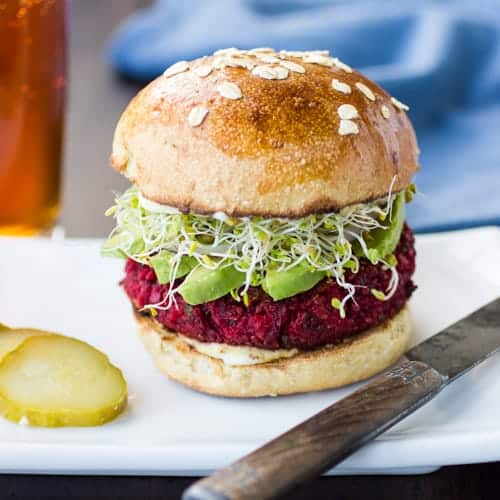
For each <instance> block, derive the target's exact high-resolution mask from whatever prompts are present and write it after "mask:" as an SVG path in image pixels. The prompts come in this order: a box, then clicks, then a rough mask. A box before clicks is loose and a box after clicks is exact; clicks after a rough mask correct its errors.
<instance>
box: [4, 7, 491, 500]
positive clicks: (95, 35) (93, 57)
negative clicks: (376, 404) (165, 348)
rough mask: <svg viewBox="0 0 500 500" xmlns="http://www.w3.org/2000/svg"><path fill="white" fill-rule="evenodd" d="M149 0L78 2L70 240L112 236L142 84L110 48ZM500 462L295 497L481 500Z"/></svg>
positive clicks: (9, 483) (159, 494)
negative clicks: (129, 128)
mask: <svg viewBox="0 0 500 500" xmlns="http://www.w3.org/2000/svg"><path fill="white" fill-rule="evenodd" d="M144 3H145V1H144V0H106V1H102V0H73V2H72V19H71V21H72V22H71V62H70V63H71V73H70V98H69V113H68V125H67V131H66V152H65V159H66V161H65V175H64V209H63V213H62V224H63V226H64V227H65V229H66V232H67V234H68V235H69V236H104V235H105V234H106V233H107V232H108V231H109V230H110V229H111V221H110V220H107V219H106V218H105V217H103V212H104V210H105V209H106V208H107V206H108V205H109V204H110V202H111V201H112V191H121V190H123V189H124V188H125V187H126V186H127V182H126V181H125V180H124V179H122V178H121V177H120V176H119V175H118V174H116V173H114V172H113V171H112V170H111V169H110V168H109V167H108V166H107V158H108V155H109V151H110V144H111V138H112V133H113V129H114V125H115V123H116V120H117V119H118V117H119V115H120V113H121V111H122V110H123V108H124V107H125V106H126V104H127V102H128V101H129V99H130V98H131V97H132V96H133V95H134V94H135V93H136V92H137V90H138V89H139V87H140V86H139V85H138V84H135V83H132V82H126V81H123V80H122V79H119V78H118V77H116V76H115V75H113V73H112V71H111V69H110V68H109V66H108V65H107V64H106V60H105V55H104V49H105V46H106V41H107V39H108V37H109V35H110V33H111V31H112V30H113V29H114V28H115V27H116V26H117V25H118V23H119V22H120V20H121V19H123V18H124V17H125V16H127V15H128V14H130V13H131V12H133V11H134V10H135V9H136V8H138V7H140V6H141V5H143V4H144ZM499 478H500V463H494V464H482V465H465V466H455V467H444V468H442V469H440V470H439V471H437V472H434V473H432V474H427V475H422V476H351V477H348V476H340V477H327V478H321V479H317V480H316V481H314V482H313V483H310V484H308V485H306V486H303V487H301V488H300V489H297V490H296V491H295V492H293V494H291V495H289V496H288V497H287V498H288V499H291V500H294V499H295V500H298V499H304V500H306V499H307V500H309V499H318V500H321V499H325V500H326V499H333V498H334V499H337V500H340V499H370V498H373V499H384V500H392V499H394V500H405V499H408V500H417V499H419V500H420V499H425V500H438V499H439V500H448V499H449V500H476V499H477V500H480V499H486V498H498V494H494V493H493V492H494V491H495V487H496V486H497V485H499V484H500V479H499ZM194 479H195V478H185V477H183V478H175V477H170V478H169V477H102V476H100V477H76V476H28V475H0V492H1V494H0V497H1V498H12V499H14V498H15V499H24V498H37V499H38V498H46V499H57V498H71V499H73V500H77V499H82V500H83V499H85V500H89V499H95V500H97V499H110V500H111V499H113V500H117V499H142V500H153V499H158V500H159V499H174V498H180V495H181V493H182V491H183V490H184V489H185V488H186V487H187V486H188V485H189V484H190V483H191V482H192V481H193V480H194Z"/></svg>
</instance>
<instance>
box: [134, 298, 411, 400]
mask: <svg viewBox="0 0 500 500" xmlns="http://www.w3.org/2000/svg"><path fill="white" fill-rule="evenodd" d="M136 319H137V323H138V326H139V334H140V337H141V339H142V341H143V343H144V345H145V346H146V348H147V349H148V350H149V352H150V353H151V355H152V356H153V360H154V362H155V364H156V366H157V367H158V368H159V369H160V370H161V371H162V372H163V373H164V374H165V375H167V376H168V377H170V378H171V379H173V380H176V381H177V382H181V383H182V384H185V385H187V386H189V387H191V388H193V389H196V390H197V391H201V392H207V393H210V394H216V395H219V396H230V397H258V396H277V395H281V394H293V393H297V392H309V391H321V390H324V389H332V388H335V387H341V386H343V385H347V384H351V383H353V382H358V381H359V380H363V379H365V378H368V377H370V376H372V375H374V374H376V373H378V372H380V371H382V370H383V369H384V368H386V367H388V366H390V365H391V364H393V363H394V362H396V361H397V360H398V359H399V358H400V357H401V355H402V354H403V353H404V352H405V351H406V349H407V347H408V343H409V340H410V330H411V321H410V312H409V309H408V306H405V307H404V308H403V309H402V310H401V311H400V312H399V313H398V314H397V315H396V316H394V317H393V318H391V319H390V320H388V321H386V322H385V323H383V324H382V325H379V326H377V327H375V328H372V329H370V330H368V331H366V332H364V333H361V334H358V335H355V336H354V337H352V338H350V339H348V340H347V341H345V342H343V343H341V344H338V345H335V346H327V347H324V348H321V349H317V350H314V351H302V352H300V353H299V354H297V355H296V356H294V357H292V358H286V359H280V360H277V361H271V362H269V363H263V364H258V365H244V366H230V365H226V364H224V363H223V362H222V361H221V360H220V359H216V358H212V357H210V356H207V355H205V354H200V353H199V352H198V351H196V350H195V349H194V348H193V347H192V346H190V345H188V344H186V343H185V342H183V341H182V340H180V339H179V337H178V336H177V335H175V334H174V333H172V332H169V331H167V330H165V329H163V328H162V327H161V326H160V325H159V323H157V322H155V321H154V320H152V319H151V318H149V317H145V316H141V315H139V314H137V313H136Z"/></svg>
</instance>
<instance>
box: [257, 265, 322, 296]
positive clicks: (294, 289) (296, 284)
mask: <svg viewBox="0 0 500 500" xmlns="http://www.w3.org/2000/svg"><path fill="white" fill-rule="evenodd" d="M324 277H325V273H324V272H322V271H311V270H310V269H309V268H308V267H307V265H306V264H298V265H296V266H295V267H292V268H291V269H288V270H287V271H273V270H269V271H267V273H266V276H265V278H264V281H263V283H262V288H263V289H264V291H265V292H266V293H267V294H269V295H270V296H271V297H272V298H273V299H274V300H281V299H286V298H287V297H292V296H293V295H297V294H298V293H300V292H305V291H307V290H310V289H311V288H312V287H314V286H315V285H316V284H317V283H318V282H319V281H321V280H322V279H323V278H324Z"/></svg>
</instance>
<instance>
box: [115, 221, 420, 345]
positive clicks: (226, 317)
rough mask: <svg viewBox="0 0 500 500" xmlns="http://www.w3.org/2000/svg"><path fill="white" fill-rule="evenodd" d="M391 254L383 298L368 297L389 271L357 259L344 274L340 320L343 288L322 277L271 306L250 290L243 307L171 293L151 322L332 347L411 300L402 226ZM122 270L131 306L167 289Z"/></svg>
mask: <svg viewBox="0 0 500 500" xmlns="http://www.w3.org/2000/svg"><path fill="white" fill-rule="evenodd" d="M394 254H395V256H396V258H397V261H398V264H397V270H398V274H399V284H398V287H397V289H396V292H395V293H394V295H393V296H392V297H391V298H390V299H388V300H385V301H381V300H378V299H377V298H375V297H374V296H373V294H372V293H371V290H372V289H377V290H386V289H387V286H388V283H389V280H390V276H391V272H390V271H388V270H385V269H384V268H383V266H382V265H381V264H378V265H373V264H371V263H370V262H369V261H367V260H365V259H362V260H361V261H360V267H359V270H358V272H357V273H352V272H350V271H348V272H347V273H346V276H345V278H346V281H348V282H349V283H352V284H353V285H355V286H356V294H355V301H354V300H350V301H348V303H347V305H346V309H345V312H346V317H345V318H341V317H340V314H339V311H338V310H337V309H334V308H333V307H332V305H331V301H332V299H333V298H334V297H337V298H338V299H340V300H342V298H343V297H345V294H346V292H345V290H344V289H343V288H341V287H340V286H339V285H337V283H336V282H335V280H332V279H325V280H323V281H321V282H320V283H318V285H316V286H315V287H314V288H312V289H311V290H309V291H307V292H304V293H301V294H298V295H296V296H294V297H290V298H288V299H283V300H279V301H277V302H275V301H273V299H272V298H271V297H270V296H269V295H267V294H266V293H265V292H264V291H263V290H262V288H260V287H259V288H250V289H249V291H248V297H249V303H248V306H245V305H244V304H243V303H241V302H236V301H235V300H234V299H233V298H232V297H231V296H229V295H227V296H225V297H222V298H220V299H217V300H213V301H212V302H208V303H206V304H201V305H197V306H191V305H189V304H187V303H186V302H184V300H183V299H182V297H181V296H180V295H178V294H177V295H176V301H177V305H173V306H172V307H171V308H170V309H168V310H161V309H158V310H157V315H156V317H155V319H156V320H157V321H159V322H160V323H162V324H163V325H164V326H165V327H166V328H167V329H168V330H170V331H174V332H178V333H182V334H183V335H186V336H188V337H191V338H194V339H196V340H200V341H202V342H219V343H224V344H231V345H245V346H254V347H261V348H265V349H278V348H287V349H289V348H293V347H297V348H299V349H314V348H317V347H320V346H323V345H326V344H333V343H335V342H338V341H339V340H341V339H343V338H346V337H349V336H351V335H354V334H355V333H359V332H361V331H363V330H366V329H367V328H370V327H373V326H376V325H378V324H380V323H382V322H383V321H384V320H386V319H388V318H390V317H392V316H394V315H395V314H396V313H397V312H398V311H399V310H400V309H401V308H402V307H403V306H404V304H405V303H406V301H407V300H408V298H409V297H410V296H411V294H412V292H413V291H414V289H415V285H414V284H413V282H412V280H411V277H412V275H413V272H414V270H415V247H414V236H413V232H412V231H411V229H410V228H409V227H408V226H406V225H405V228H404V230H403V233H402V235H401V239H400V242H399V244H398V246H397V248H396V250H395V252H394ZM125 272H126V276H125V278H124V280H123V281H122V285H123V288H124V289H125V291H126V293H127V295H128V296H129V297H130V299H131V300H132V302H133V304H134V305H135V307H136V308H138V309H141V308H143V307H144V306H145V305H148V304H158V303H160V302H161V301H162V300H163V299H164V297H165V294H166V292H167V291H168V288H169V285H160V284H159V283H158V281H157V279H156V275H155V273H154V271H153V269H152V268H150V267H148V266H146V265H143V264H139V263H137V262H135V261H133V260H128V261H127V264H126V267H125ZM179 282H180V281H179ZM179 282H176V285H177V284H178V283H179ZM145 313H147V310H146V311H145Z"/></svg>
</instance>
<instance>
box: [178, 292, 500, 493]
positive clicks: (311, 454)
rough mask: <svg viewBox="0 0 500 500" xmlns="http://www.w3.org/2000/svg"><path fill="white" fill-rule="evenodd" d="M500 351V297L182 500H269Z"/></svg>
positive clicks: (326, 466) (199, 484)
mask: <svg viewBox="0 0 500 500" xmlns="http://www.w3.org/2000/svg"><path fill="white" fill-rule="evenodd" d="M499 349H500V297H499V298H497V299H496V300H494V301H492V302H490V303H489V304H487V305H485V306H484V307H482V308H481V309H478V310H477V311H475V312H473V313H472V314H470V315H469V316H467V317H466V318H464V319H462V320H460V321H458V322H456V323H454V324H453V325H451V326H449V327H448V328H445V329H444V330H443V331H441V332H440V333H437V334H436V335H434V336H432V337H430V338H428V339H427V340H425V341H424V342H422V343H420V344H419V345H417V346H415V347H413V348H412V349H410V350H409V351H408V352H407V353H406V355H405V357H404V358H403V359H402V360H401V362H400V363H398V364H397V365H396V366H395V367H393V368H392V369H390V370H388V371H386V372H385V373H383V374H382V375H379V376H377V377H376V378H375V379H373V380H372V381H371V382H369V383H368V384H367V385H365V386H364V387H362V388H361V389H359V390H357V391H355V392H353V393H352V394H351V395H349V396H347V397H346V398H343V399H341V400H340V401H338V402H336V403H334V404H333V405H331V406H329V407H327V408H326V409H324V410H322V411H321V412H319V413H318V414H316V415H314V416H313V417H311V418H309V419H308V420H306V421H305V422H302V423H301V424H299V425H297V426H296V427H294V428H292V429H291V430H289V431H288V432H286V433H284V434H282V435H281V436H278V437H277V438H275V439H273V440H272V441H270V442H269V443H267V444H265V445H264V446H262V447H261V448H259V449H257V450H256V451H254V452H252V453H250V454H249V455H247V456H245V457H243V458H241V459H240V460H238V461H237V462H234V463H233V464H231V465H229V466H227V467H225V468H223V469H220V470H219V471H217V472H215V473H214V474H213V475H211V476H209V477H206V478H204V479H202V480H200V481H198V482H196V483H194V484H193V485H191V486H190V487H189V488H188V489H187V490H186V491H185V492H184V494H183V496H182V498H183V500H230V499H231V500H247V499H248V500H250V499H259V500H264V499H268V498H276V497H277V496H280V495H282V494H284V493H286V492H287V491H289V490H290V489H291V488H293V487H294V486H296V485H298V484H300V483H302V482H304V481H307V480H308V479H311V478H313V477H315V476H317V475H319V474H321V473H322V472H325V471H327V470H328V469H330V468H332V467H334V466H335V465H337V464H338V463H340V462H341V461H343V460H344V459H346V458H347V457H348V456H349V455H351V454H352V453H354V452H355V451H356V450H358V449H359V448H361V447H362V446H363V445H364V444H366V443H367V442H369V441H371V440H372V439H374V438H376V437H377V436H379V435H380V434H382V433H383V432H385V431H386V430H387V429H389V428H391V427H392V426H393V425H395V424H396V423H398V422H400V421H401V420H402V419H403V418H405V417H406V416H408V415H409V414H411V413H413V412H414V411H415V410H417V409H418V408H420V407H421V406H423V405H424V404H426V403H427V402H428V401H430V400H431V399H432V398H434V396H436V395H437V394H438V393H439V392H440V391H441V390H442V389H443V388H444V387H445V386H446V385H447V384H449V383H451V382H453V381H454V380H456V379H457V378H458V377H460V376H461V375H463V374H464V373H466V372H468V371H469V370H470V369H472V368H473V367H474V366H476V365H478V364H479V363H481V362H482V361H484V360H485V359H486V358H488V357H489V356H491V355H493V354H494V353H495V352H497V351H498V350H499Z"/></svg>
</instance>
